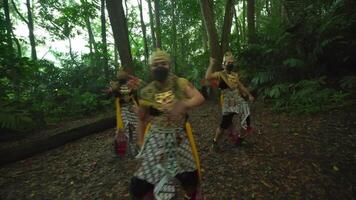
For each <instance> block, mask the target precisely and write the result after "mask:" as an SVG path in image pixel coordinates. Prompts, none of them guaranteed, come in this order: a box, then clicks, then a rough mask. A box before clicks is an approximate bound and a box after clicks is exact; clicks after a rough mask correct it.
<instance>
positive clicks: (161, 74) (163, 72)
mask: <svg viewBox="0 0 356 200" xmlns="http://www.w3.org/2000/svg"><path fill="white" fill-rule="evenodd" d="M168 72H169V70H168V68H166V67H162V66H158V67H156V68H155V69H154V70H153V71H152V76H153V79H154V80H156V81H159V82H164V81H165V80H166V79H167V77H168Z"/></svg>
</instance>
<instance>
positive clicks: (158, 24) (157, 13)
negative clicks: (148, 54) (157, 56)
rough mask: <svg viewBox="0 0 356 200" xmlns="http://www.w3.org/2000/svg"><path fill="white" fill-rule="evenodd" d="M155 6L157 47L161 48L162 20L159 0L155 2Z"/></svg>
mask: <svg viewBox="0 0 356 200" xmlns="http://www.w3.org/2000/svg"><path fill="white" fill-rule="evenodd" d="M154 4H155V22H156V42H157V44H156V47H157V48H161V46H162V44H161V39H162V38H161V19H160V5H159V0H154Z"/></svg>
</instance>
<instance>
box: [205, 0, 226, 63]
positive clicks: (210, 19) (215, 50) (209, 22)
mask: <svg viewBox="0 0 356 200" xmlns="http://www.w3.org/2000/svg"><path fill="white" fill-rule="evenodd" d="M200 7H201V12H202V14H203V19H204V23H205V28H206V30H207V33H208V39H209V47H210V56H211V57H213V58H215V59H217V60H218V63H221V61H222V52H221V46H220V44H219V38H218V33H217V30H216V27H215V20H214V11H213V3H212V1H211V0H200ZM215 67H216V66H215Z"/></svg>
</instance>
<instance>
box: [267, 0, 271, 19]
mask: <svg viewBox="0 0 356 200" xmlns="http://www.w3.org/2000/svg"><path fill="white" fill-rule="evenodd" d="M266 12H267V16H270V15H271V10H270V7H269V0H266Z"/></svg>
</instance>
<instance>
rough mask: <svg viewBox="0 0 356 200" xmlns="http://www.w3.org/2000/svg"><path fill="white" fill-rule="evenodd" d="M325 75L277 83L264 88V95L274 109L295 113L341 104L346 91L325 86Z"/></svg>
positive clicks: (305, 112) (310, 112) (315, 111)
mask: <svg viewBox="0 0 356 200" xmlns="http://www.w3.org/2000/svg"><path fill="white" fill-rule="evenodd" d="M325 85H326V83H325V77H321V78H319V79H312V80H301V81H299V82H297V83H293V84H286V83H285V84H277V85H273V86H272V87H270V88H265V91H264V96H265V97H266V98H267V99H270V100H272V102H273V108H274V109H275V110H276V111H287V112H291V113H295V114H313V113H317V112H320V111H323V110H325V109H329V108H332V107H335V106H336V107H337V106H342V105H343V104H344V102H345V99H346V97H347V96H348V95H349V93H347V92H343V91H341V90H336V89H332V88H327V87H325Z"/></svg>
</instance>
